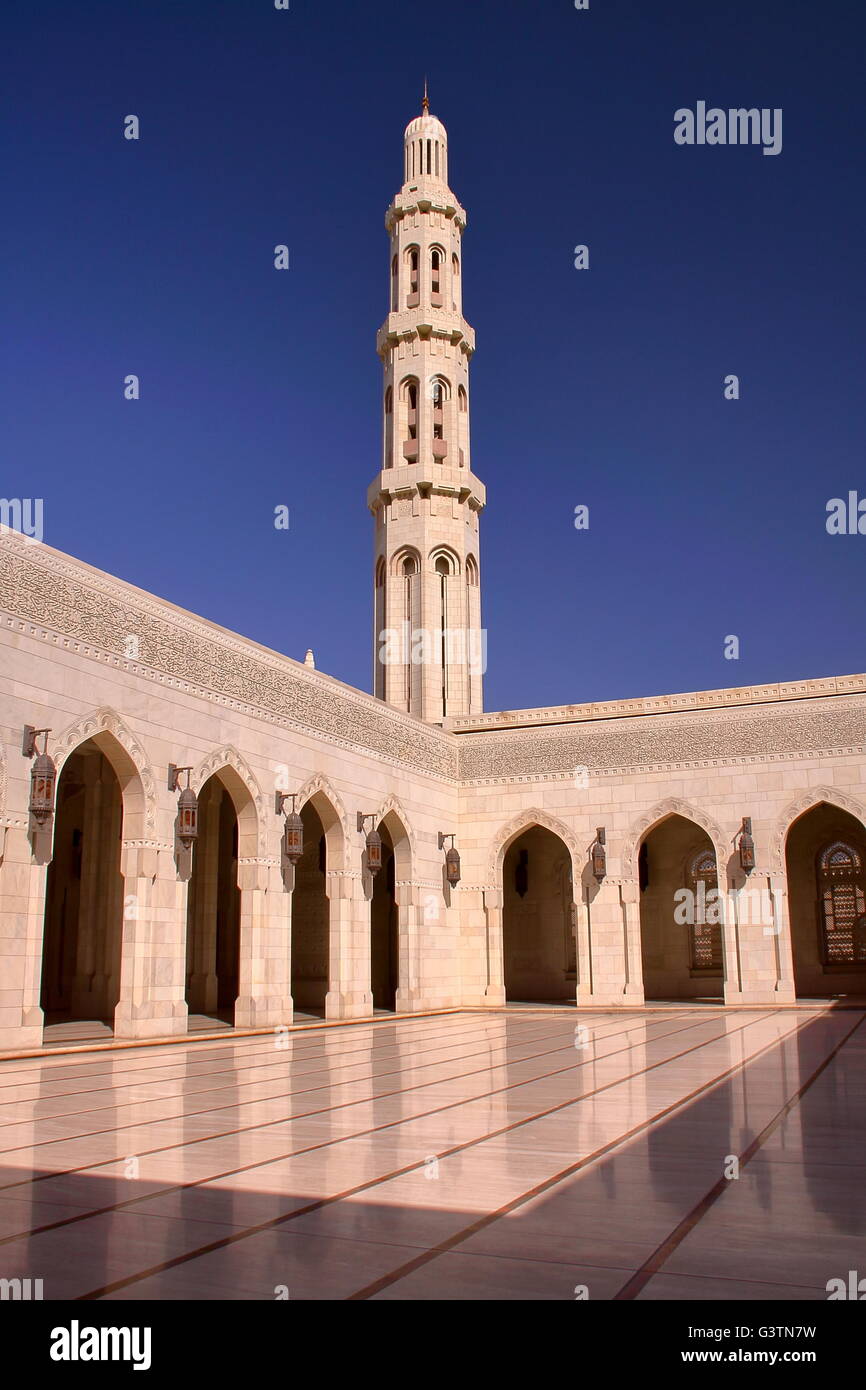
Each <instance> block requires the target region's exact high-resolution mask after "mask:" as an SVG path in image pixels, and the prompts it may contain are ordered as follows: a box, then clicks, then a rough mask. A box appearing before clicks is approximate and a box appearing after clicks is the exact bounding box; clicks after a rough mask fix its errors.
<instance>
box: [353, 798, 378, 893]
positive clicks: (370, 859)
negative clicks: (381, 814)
mask: <svg viewBox="0 0 866 1390" xmlns="http://www.w3.org/2000/svg"><path fill="white" fill-rule="evenodd" d="M368 820H369V821H372V822H373V825H372V829H370V830H368V831H367V840H366V845H367V868H368V869H369V870H370V873H371V874H373V876H374V877H375V875H376V874H377V873H378V872H379V870H380V869H381V867H382V840H381V837H380V835H379V833H378V831H377V830H376V817H375V814H374V815H366V816H365V815H364V812H363V811H359V812H358V829H359V830H360V831H361V832H362V833H363V830H364V827H365V825H366V824H367V821H368Z"/></svg>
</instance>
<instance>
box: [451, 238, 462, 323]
mask: <svg viewBox="0 0 866 1390" xmlns="http://www.w3.org/2000/svg"><path fill="white" fill-rule="evenodd" d="M451 308H452V309H456V310H457V311H458V312H459V310H460V257H459V256H458V255H457V252H456V251H455V252H454V254H453V255H452V257H451Z"/></svg>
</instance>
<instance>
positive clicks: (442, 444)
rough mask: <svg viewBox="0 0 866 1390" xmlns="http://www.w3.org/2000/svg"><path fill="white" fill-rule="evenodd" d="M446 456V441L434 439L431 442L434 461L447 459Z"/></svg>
mask: <svg viewBox="0 0 866 1390" xmlns="http://www.w3.org/2000/svg"><path fill="white" fill-rule="evenodd" d="M447 456H448V440H447V439H434V440H433V457H434V459H444V458H447Z"/></svg>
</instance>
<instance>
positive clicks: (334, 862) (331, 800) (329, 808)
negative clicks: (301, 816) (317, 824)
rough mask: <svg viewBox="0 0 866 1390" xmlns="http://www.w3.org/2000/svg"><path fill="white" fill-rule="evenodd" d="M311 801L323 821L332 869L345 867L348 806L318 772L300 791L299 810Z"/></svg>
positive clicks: (329, 862)
mask: <svg viewBox="0 0 866 1390" xmlns="http://www.w3.org/2000/svg"><path fill="white" fill-rule="evenodd" d="M308 801H310V802H312V804H313V807H314V809H315V811H316V814H317V815H318V817H319V820H320V821H321V822H322V828H323V830H324V832H325V844H326V846H327V852H328V864H329V866H330V868H331V869H332V870H339V869H343V868H344V867H345V858H346V845H347V844H348V832H349V821H348V817H347V815H346V808H345V806H344V805H343V802H342V800H341V798H340V796H339V794H338V793H337V792H336V791H335V790H334V788H333V787H332V786H331V783H330V782H329V781H328V779H327V777H325V776H323V774H322V773H320V772H317V773H315V775H314V776H312V777H310V778H309V779H308V780H307V781H306V782H305V783H304V785H303V786H302V787H301V790H300V791H299V792H298V800H297V805H298V810H299V811H300V809H301V807H302V806H304V805H306V803H307V802H308Z"/></svg>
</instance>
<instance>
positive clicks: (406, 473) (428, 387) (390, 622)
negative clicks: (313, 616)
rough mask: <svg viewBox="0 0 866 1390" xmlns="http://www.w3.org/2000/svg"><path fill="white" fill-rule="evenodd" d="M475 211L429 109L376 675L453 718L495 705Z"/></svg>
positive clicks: (413, 132) (388, 354)
mask: <svg viewBox="0 0 866 1390" xmlns="http://www.w3.org/2000/svg"><path fill="white" fill-rule="evenodd" d="M465 226H466V213H465V212H464V210H463V208H462V207H461V206H460V204H459V203H458V201H457V199H456V198H455V196H454V194H453V193H452V192H451V189H450V188H449V187H448V135H447V133H446V130H445V127H444V126H443V125H442V123H441V121H439V120H437V119H436V117H435V116H431V115H430V104H429V102H428V100H427V86H426V83H425V85H424V102H423V105H422V109H421V115H420V116H418V117H416V118H415V120H413V121H410V122H409V124H408V126H407V127H406V133H405V136H404V139H403V186H402V188H401V189H400V191H399V193H398V194H397V195H396V197H395V198H394V201H393V202H392V203H391V206H390V207H389V208H388V211H387V213H386V214H385V228H386V230H387V232H388V235H389V237H390V242H391V255H390V308H389V313H388V317H387V318H386V320H385V322H384V324H383V326H382V328H381V329H380V330H379V335H378V338H377V342H376V347H377V351H378V353H379V356H380V358H381V359H382V366H383V369H384V370H383V378H384V379H383V384H382V415H383V447H382V467H381V471H380V472H379V474H378V475H377V477H376V478H375V479H374V481H373V482H372V483H371V485H370V488H369V490H368V493H367V502H368V505H369V507H370V510H371V512H372V513H373V515H374V517H375V520H376V540H375V570H374V583H375V600H374V685H373V690H374V693H375V694H376V695H378V696H379V698H380V699H382V700H386V701H387V702H388V704H390V705H395V706H396V707H397V708H398V709H403V710H408V711H409V712H410V713H411V714H417V715H418V716H419V717H420V718H421V719H426V720H429V721H431V722H441V721H442V720H443V719H444V718H446V717H449V716H455V715H457V716H459V715H467V714H478V713H480V712H481V709H482V699H481V675H482V672H483V670H484V666H485V664H486V661H485V655H486V650H485V642H484V637H485V634H484V633H483V631H482V628H481V592H480V588H479V566H478V516H479V513H480V511H481V508H482V507H483V506H484V502H485V493H484V486H483V484H482V483H481V482H480V481H479V480H478V478H476V476H475V474H474V473H473V472H472V460H471V455H470V451H469V362H470V359H471V357H472V353H473V351H474V349H475V334H474V332H473V330H472V329H471V328H470V326H469V324H468V323H467V322H466V320H465V319H464V317H463V307H462V294H461V286H462V283H463V245H462V243H463V229H464V227H465Z"/></svg>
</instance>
